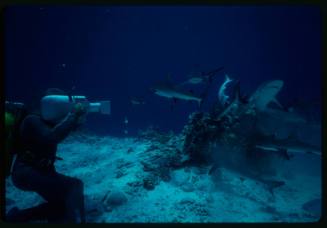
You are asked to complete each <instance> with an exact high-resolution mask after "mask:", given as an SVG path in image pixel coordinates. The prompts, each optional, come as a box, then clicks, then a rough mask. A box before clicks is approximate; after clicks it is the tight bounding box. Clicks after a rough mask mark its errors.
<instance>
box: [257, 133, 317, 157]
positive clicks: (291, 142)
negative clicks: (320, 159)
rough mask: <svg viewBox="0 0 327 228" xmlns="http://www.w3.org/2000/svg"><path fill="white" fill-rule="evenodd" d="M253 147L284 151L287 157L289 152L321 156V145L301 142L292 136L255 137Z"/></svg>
mask: <svg viewBox="0 0 327 228" xmlns="http://www.w3.org/2000/svg"><path fill="white" fill-rule="evenodd" d="M255 147H256V148H258V149H261V150H265V151H272V152H284V153H285V155H286V156H288V157H289V155H288V153H289V152H290V153H292V154H311V155H316V156H321V147H319V146H316V145H311V144H309V143H305V142H302V141H300V140H298V139H296V137H294V136H293V137H292V136H289V137H288V138H284V139H277V137H276V136H275V135H270V136H261V137H258V138H257V140H256V142H255Z"/></svg>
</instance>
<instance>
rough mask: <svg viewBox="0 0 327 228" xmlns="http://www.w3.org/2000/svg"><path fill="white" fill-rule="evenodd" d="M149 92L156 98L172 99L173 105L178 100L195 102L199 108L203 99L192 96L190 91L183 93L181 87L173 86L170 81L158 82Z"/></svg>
mask: <svg viewBox="0 0 327 228" xmlns="http://www.w3.org/2000/svg"><path fill="white" fill-rule="evenodd" d="M150 90H151V91H152V92H154V93H155V94H156V95H158V96H161V97H165V98H168V99H173V101H174V102H175V103H176V102H177V100H178V99H179V100H185V101H196V102H197V103H198V105H199V107H200V106H201V103H202V100H203V97H200V96H196V95H194V93H193V92H192V91H184V90H183V89H182V88H181V87H179V86H176V85H174V84H173V83H172V82H171V81H170V80H166V81H165V82H160V83H158V84H156V85H154V86H152V87H151V89H150Z"/></svg>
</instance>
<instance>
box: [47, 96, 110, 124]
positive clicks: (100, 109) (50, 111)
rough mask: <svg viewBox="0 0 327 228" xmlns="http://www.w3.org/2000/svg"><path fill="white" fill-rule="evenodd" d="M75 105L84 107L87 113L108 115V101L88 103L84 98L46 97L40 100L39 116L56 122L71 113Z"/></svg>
mask: <svg viewBox="0 0 327 228" xmlns="http://www.w3.org/2000/svg"><path fill="white" fill-rule="evenodd" d="M76 103H81V104H82V105H83V106H84V107H86V110H87V113H89V112H93V113H101V114H105V115H110V113H111V104H110V101H108V100H106V101H98V102H89V101H88V99H87V98H86V97H85V96H76V95H73V96H67V95H48V96H45V97H43V98H42V100H41V115H42V118H43V119H44V120H47V121H58V120H60V119H62V118H64V117H65V116H66V115H67V114H68V113H69V112H70V111H72V109H73V107H74V105H75V104H76Z"/></svg>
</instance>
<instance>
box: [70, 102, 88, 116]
mask: <svg viewBox="0 0 327 228" xmlns="http://www.w3.org/2000/svg"><path fill="white" fill-rule="evenodd" d="M86 112H87V110H86V107H85V106H84V105H83V104H82V103H76V104H75V105H74V107H73V110H72V113H74V114H75V115H76V116H78V117H80V116H83V115H84V114H86Z"/></svg>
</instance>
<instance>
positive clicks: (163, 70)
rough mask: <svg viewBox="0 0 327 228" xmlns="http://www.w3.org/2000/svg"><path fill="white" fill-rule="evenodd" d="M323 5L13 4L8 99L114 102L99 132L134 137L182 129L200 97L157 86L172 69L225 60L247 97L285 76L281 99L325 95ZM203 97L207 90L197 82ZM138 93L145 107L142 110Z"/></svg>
mask: <svg viewBox="0 0 327 228" xmlns="http://www.w3.org/2000/svg"><path fill="white" fill-rule="evenodd" d="M320 17H321V15H320V11H319V9H318V8H315V7H286V6H283V7H279V6H271V7H270V6H266V7H250V6H247V7H245V6H226V7H190V6H189V7H177V6H176V7H163V6H161V7H126V6H125V7H110V6H101V7H100V6H99V7H78V6H75V7H48V6H28V7H27V6H25V7H22V6H20V7H10V8H7V10H6V13H5V35H6V36H5V41H6V44H5V47H6V50H5V60H6V62H5V73H6V82H5V85H6V87H5V92H6V93H5V95H6V99H8V100H15V101H23V102H25V103H26V104H28V105H30V106H33V105H35V104H37V103H38V101H39V99H40V96H41V95H42V93H43V92H44V91H45V90H46V89H47V88H49V87H59V88H62V89H64V90H70V89H71V88H72V87H73V86H74V87H75V93H77V94H79V95H86V96H87V97H88V98H89V99H90V100H94V101H96V100H102V99H110V100H111V102H112V115H111V116H102V115H96V114H92V115H89V119H88V122H87V125H86V127H87V128H88V129H90V130H91V131H93V132H95V133H98V134H110V135H116V136H118V135H122V134H123V132H122V131H123V130H124V129H125V126H124V118H125V116H126V117H127V118H128V119H129V123H128V130H129V133H130V134H134V133H136V132H137V131H138V130H139V129H144V128H145V127H147V126H149V125H155V126H159V127H160V128H161V129H162V130H173V131H175V132H179V131H180V130H181V129H182V127H183V125H184V124H185V123H186V121H187V118H188V115H189V114H190V113H191V112H193V111H195V110H197V104H196V103H195V102H193V103H190V102H185V101H178V102H177V104H176V105H175V106H174V108H173V110H171V101H170V100H168V99H165V98H162V97H159V96H157V95H154V94H153V93H152V92H151V91H150V90H149V88H150V87H151V86H152V85H153V84H155V83H157V82H160V81H162V80H165V78H166V77H167V74H171V77H172V80H173V81H174V82H176V83H180V82H182V81H184V80H185V79H187V75H188V74H189V73H190V72H191V71H210V70H213V69H215V68H217V67H219V66H224V67H225V72H226V73H228V74H229V75H230V76H231V77H232V78H235V79H240V82H241V89H242V91H243V92H245V93H251V92H253V91H254V90H255V89H256V88H257V86H259V85H260V83H262V82H264V81H266V80H271V79H282V80H284V82H285V84H284V88H283V89H282V91H281V93H280V94H279V95H278V97H279V100H280V102H281V103H283V104H286V103H287V102H289V101H290V100H292V99H293V98H301V99H309V100H310V99H319V98H320V97H321V86H320V83H321V75H320V74H321V52H320V50H321V23H320ZM222 82H223V74H219V75H217V78H215V80H214V81H213V83H212V85H211V87H210V92H209V97H208V100H207V101H206V103H205V105H204V110H206V109H208V108H209V107H210V104H212V102H213V101H215V100H216V99H217V92H218V88H219V86H220V84H221V83H222ZM186 88H187V89H190V88H193V89H194V90H195V92H196V93H197V94H199V93H201V92H202V90H203V86H187V87H186ZM131 96H141V97H142V96H143V97H144V99H145V101H146V102H147V104H146V105H144V106H136V107H132V106H131V104H130V102H129V99H130V97H131Z"/></svg>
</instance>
